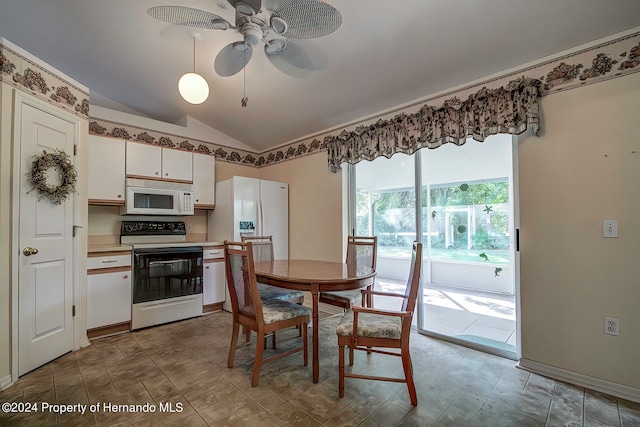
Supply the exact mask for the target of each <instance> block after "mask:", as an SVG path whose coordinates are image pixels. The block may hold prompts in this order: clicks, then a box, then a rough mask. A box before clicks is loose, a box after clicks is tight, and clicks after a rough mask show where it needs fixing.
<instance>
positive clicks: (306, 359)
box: [300, 323, 309, 366]
mask: <svg viewBox="0 0 640 427" xmlns="http://www.w3.org/2000/svg"><path fill="white" fill-rule="evenodd" d="M307 329H309V328H307V324H306V323H303V324H302V325H300V331H301V332H302V346H303V347H304V350H303V351H304V366H307V365H308V364H309V340H308V337H307Z"/></svg>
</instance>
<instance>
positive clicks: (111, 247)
mask: <svg viewBox="0 0 640 427" xmlns="http://www.w3.org/2000/svg"><path fill="white" fill-rule="evenodd" d="M222 245H224V242H210V241H205V242H203V241H194V242H178V243H153V244H148V247H157V248H181V247H186V246H203V247H209V246H222ZM130 250H132V245H122V244H120V243H113V244H104V245H90V246H89V247H88V248H87V252H88V253H100V252H118V251H130Z"/></svg>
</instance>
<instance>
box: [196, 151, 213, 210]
mask: <svg viewBox="0 0 640 427" xmlns="http://www.w3.org/2000/svg"><path fill="white" fill-rule="evenodd" d="M215 178H216V171H215V158H214V157H213V156H209V155H207V154H200V153H193V193H194V196H195V197H194V199H193V200H194V205H195V207H196V208H197V207H200V208H204V209H212V208H213V206H214V205H215V203H216V199H215V190H216V179H215Z"/></svg>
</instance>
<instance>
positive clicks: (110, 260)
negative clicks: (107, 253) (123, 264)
mask: <svg viewBox="0 0 640 427" xmlns="http://www.w3.org/2000/svg"><path fill="white" fill-rule="evenodd" d="M110 262H118V260H117V259H105V260H102V263H103V264H107V263H110Z"/></svg>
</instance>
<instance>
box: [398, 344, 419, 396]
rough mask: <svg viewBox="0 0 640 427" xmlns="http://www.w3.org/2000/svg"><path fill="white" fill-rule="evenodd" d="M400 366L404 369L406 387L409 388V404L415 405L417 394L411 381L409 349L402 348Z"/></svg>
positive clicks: (411, 366)
mask: <svg viewBox="0 0 640 427" xmlns="http://www.w3.org/2000/svg"><path fill="white" fill-rule="evenodd" d="M401 352H402V368H403V369H404V377H405V379H406V380H407V388H408V389H409V399H411V404H412V405H413V406H416V405H417V404H418V396H417V394H416V386H415V384H414V383H413V365H412V364H411V354H410V353H409V349H408V348H407V349H404V348H403V349H402V350H401Z"/></svg>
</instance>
